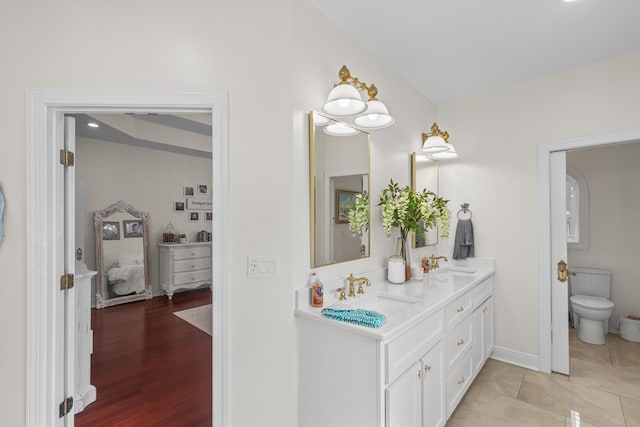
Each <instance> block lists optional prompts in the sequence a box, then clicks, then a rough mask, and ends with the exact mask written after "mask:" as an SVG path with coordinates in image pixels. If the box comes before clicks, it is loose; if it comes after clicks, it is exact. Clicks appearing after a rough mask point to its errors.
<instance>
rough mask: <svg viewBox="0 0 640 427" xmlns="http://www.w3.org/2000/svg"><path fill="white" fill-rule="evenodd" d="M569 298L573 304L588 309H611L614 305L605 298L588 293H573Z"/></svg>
mask: <svg viewBox="0 0 640 427" xmlns="http://www.w3.org/2000/svg"><path fill="white" fill-rule="evenodd" d="M570 300H571V302H572V303H573V304H577V305H579V306H582V307H584V308H587V309H590V310H611V309H612V308H613V306H614V305H615V304H614V303H613V302H611V301H609V300H608V299H606V298H602V297H593V296H590V295H573V296H572V297H571V298H570Z"/></svg>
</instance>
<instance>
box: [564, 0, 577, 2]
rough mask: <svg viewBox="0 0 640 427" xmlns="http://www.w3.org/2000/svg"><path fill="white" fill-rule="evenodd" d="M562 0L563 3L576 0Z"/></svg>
mask: <svg viewBox="0 0 640 427" xmlns="http://www.w3.org/2000/svg"><path fill="white" fill-rule="evenodd" d="M562 1H563V2H565V3H573V2H574V1H576V0H562Z"/></svg>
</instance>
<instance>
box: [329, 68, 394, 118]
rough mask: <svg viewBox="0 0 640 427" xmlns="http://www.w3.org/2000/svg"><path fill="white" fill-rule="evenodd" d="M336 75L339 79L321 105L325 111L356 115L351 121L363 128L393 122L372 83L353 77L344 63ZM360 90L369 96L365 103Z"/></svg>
mask: <svg viewBox="0 0 640 427" xmlns="http://www.w3.org/2000/svg"><path fill="white" fill-rule="evenodd" d="M338 77H340V81H339V82H338V83H337V84H336V85H335V87H334V88H333V89H332V90H331V92H330V93H329V97H328V98H327V102H325V104H324V106H323V107H322V110H323V111H324V112H325V113H327V114H329V115H332V116H337V117H348V116H356V118H355V119H353V123H354V124H355V125H356V126H358V127H360V128H363V129H382V128H386V127H387V126H391V125H392V124H393V122H394V118H393V117H392V116H391V115H390V114H389V110H388V109H387V107H386V106H385V105H384V104H383V103H382V102H380V101H379V100H378V99H377V98H376V97H377V96H378V88H377V87H376V86H375V85H374V84H371V85H367V84H366V83H365V82H363V81H360V80H359V79H358V78H357V77H353V76H352V75H351V73H350V72H349V69H348V68H347V67H346V65H343V66H342V68H340V71H339V72H338ZM360 90H363V91H366V92H367V94H368V96H369V100H368V101H367V102H366V103H365V102H364V101H363V100H362V98H361V96H360Z"/></svg>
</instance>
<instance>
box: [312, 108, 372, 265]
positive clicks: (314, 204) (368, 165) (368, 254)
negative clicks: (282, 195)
mask: <svg viewBox="0 0 640 427" xmlns="http://www.w3.org/2000/svg"><path fill="white" fill-rule="evenodd" d="M316 114H317V115H319V116H322V117H324V118H326V119H327V120H329V121H330V122H336V123H343V124H344V125H346V126H349V127H351V128H353V129H357V130H358V132H360V134H362V135H365V136H366V137H367V153H368V156H367V173H368V177H367V188H366V191H367V194H369V224H371V135H370V134H369V132H366V131H364V130H362V129H359V128H357V127H355V126H353V125H351V124H349V123H344V122H340V121H339V120H336V119H334V118H332V117H330V116H327V115H326V114H322V113H318V112H317V111H310V112H309V225H310V226H309V232H310V242H311V247H310V249H311V254H310V256H311V259H310V261H311V268H318V267H323V266H326V265H334V264H340V263H343V262H349V261H355V260H358V259H362V258H368V257H370V256H371V228H369V231H368V232H367V243H366V246H367V247H366V250H365V254H362V253H361V255H360V256H359V257H358V258H352V259H348V260H344V261H338V262H332V263H326V264H316V262H315V257H316V178H315V175H316V166H315V153H316V151H315V149H316V140H315V131H316V126H315V122H314V115H316Z"/></svg>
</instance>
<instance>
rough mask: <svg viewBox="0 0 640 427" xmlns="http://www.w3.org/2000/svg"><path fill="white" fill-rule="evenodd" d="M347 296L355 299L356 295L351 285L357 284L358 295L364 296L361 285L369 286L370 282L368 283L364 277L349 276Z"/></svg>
mask: <svg viewBox="0 0 640 427" xmlns="http://www.w3.org/2000/svg"><path fill="white" fill-rule="evenodd" d="M348 280H349V294H348V295H349V296H350V297H355V296H356V293H355V291H354V288H353V285H354V284H356V283H357V284H358V293H359V294H364V289H363V288H362V285H367V286H371V282H370V281H369V279H367V278H366V277H353V274H350V275H349V279H348Z"/></svg>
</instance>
